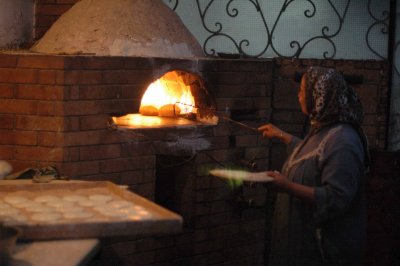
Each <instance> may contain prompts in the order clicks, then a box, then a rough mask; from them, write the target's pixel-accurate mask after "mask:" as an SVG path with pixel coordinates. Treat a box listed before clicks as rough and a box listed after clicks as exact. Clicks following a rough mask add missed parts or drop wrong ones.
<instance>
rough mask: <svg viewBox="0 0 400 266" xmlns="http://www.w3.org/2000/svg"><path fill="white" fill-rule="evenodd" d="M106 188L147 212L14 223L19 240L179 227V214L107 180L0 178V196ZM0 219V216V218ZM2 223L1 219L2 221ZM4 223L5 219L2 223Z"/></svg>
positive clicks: (129, 233)
mask: <svg viewBox="0 0 400 266" xmlns="http://www.w3.org/2000/svg"><path fill="white" fill-rule="evenodd" d="M96 189H97V190H101V191H106V192H107V194H109V195H111V196H113V197H116V198H122V199H123V200H126V201H129V202H131V203H133V204H135V205H137V206H141V207H143V208H144V209H145V210H146V211H147V212H148V213H150V214H151V215H150V216H149V217H146V218H144V219H135V220H130V219H128V220H127V219H126V218H121V219H119V217H113V218H112V219H111V220H101V219H100V220H98V221H96V219H91V220H90V221H80V220H68V219H66V220H63V219H62V220H60V221H57V222H45V223H37V222H34V223H33V222H31V221H26V222H18V223H17V224H12V223H11V224H9V225H14V226H17V227H19V228H20V229H22V235H21V237H20V239H27V240H28V239H29V240H47V239H77V238H105V237H113V236H133V235H150V234H160V233H174V232H179V231H180V230H181V229H182V217H181V216H179V215H178V214H176V213H173V212H171V211H169V210H167V209H165V208H163V207H161V206H159V205H157V204H155V203H153V202H151V201H149V200H147V199H145V198H143V197H141V196H139V195H137V194H135V193H132V192H130V191H128V190H126V189H123V188H121V187H119V186H117V185H115V184H113V183H111V182H108V181H99V182H85V181H52V182H50V183H32V181H30V180H15V181H0V198H3V199H4V197H5V196H7V195H12V194H11V193H14V194H15V193H20V194H21V193H22V195H23V193H25V194H27V195H30V196H32V195H54V193H56V195H60V194H63V193H65V195H68V193H75V191H91V190H93V191H96ZM0 222H1V218H0ZM3 222H4V221H3ZM4 223H5V224H6V225H7V222H4Z"/></svg>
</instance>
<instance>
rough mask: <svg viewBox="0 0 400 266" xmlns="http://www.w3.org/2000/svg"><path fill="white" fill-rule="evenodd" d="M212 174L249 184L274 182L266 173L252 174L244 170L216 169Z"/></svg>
mask: <svg viewBox="0 0 400 266" xmlns="http://www.w3.org/2000/svg"><path fill="white" fill-rule="evenodd" d="M210 174H211V175H213V176H218V177H222V178H226V179H236V180H242V181H249V182H271V181H273V180H274V178H273V177H271V176H268V175H266V174H265V172H258V173H252V172H247V171H243V170H230V169H214V170H211V171H210Z"/></svg>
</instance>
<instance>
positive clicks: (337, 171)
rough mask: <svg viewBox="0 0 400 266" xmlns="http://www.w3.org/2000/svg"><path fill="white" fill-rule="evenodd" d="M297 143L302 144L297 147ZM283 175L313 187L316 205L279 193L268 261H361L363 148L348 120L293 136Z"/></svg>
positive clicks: (363, 212) (360, 263) (351, 262)
mask: <svg viewBox="0 0 400 266" xmlns="http://www.w3.org/2000/svg"><path fill="white" fill-rule="evenodd" d="M300 147H301V148H300ZM288 154H291V156H289V158H288V159H287V161H286V162H285V164H284V166H283V170H282V173H283V174H284V175H285V176H287V177H288V178H289V179H290V180H292V181H293V182H296V183H299V184H304V185H307V186H312V187H314V188H315V201H316V203H315V204H311V203H309V202H306V201H304V200H301V199H298V198H295V197H293V196H290V195H288V194H284V193H278V196H277V202H276V206H275V213H274V221H273V229H272V239H271V253H270V260H269V265H307V266H311V265H362V264H363V258H364V248H365V238H366V232H365V231H366V209H365V194H364V181H365V180H364V151H363V145H362V143H361V140H360V138H359V136H358V134H357V132H356V131H355V130H354V129H353V128H352V127H351V126H350V125H347V124H336V125H333V126H330V127H327V128H324V129H322V130H321V131H320V132H318V133H317V134H315V135H313V136H312V137H310V138H309V139H308V140H306V142H305V143H304V141H301V140H300V139H297V138H294V139H293V140H292V142H291V143H290V144H289V145H288Z"/></svg>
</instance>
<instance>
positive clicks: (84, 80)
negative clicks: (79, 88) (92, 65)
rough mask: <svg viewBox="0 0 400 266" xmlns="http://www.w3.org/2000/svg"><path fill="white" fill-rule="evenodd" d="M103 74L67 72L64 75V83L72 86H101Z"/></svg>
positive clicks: (99, 72)
mask: <svg viewBox="0 0 400 266" xmlns="http://www.w3.org/2000/svg"><path fill="white" fill-rule="evenodd" d="M102 76H103V73H102V72H101V71H91V70H85V71H82V70H80V71H76V70H72V71H66V72H65V73H64V83H65V84H70V85H76V84H100V83H101V82H102Z"/></svg>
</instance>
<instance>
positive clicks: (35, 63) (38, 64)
mask: <svg viewBox="0 0 400 266" xmlns="http://www.w3.org/2000/svg"><path fill="white" fill-rule="evenodd" d="M18 67H20V68H39V69H63V68H64V57H63V56H57V55H21V56H19V57H18Z"/></svg>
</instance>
